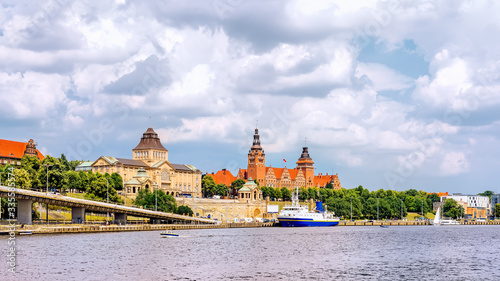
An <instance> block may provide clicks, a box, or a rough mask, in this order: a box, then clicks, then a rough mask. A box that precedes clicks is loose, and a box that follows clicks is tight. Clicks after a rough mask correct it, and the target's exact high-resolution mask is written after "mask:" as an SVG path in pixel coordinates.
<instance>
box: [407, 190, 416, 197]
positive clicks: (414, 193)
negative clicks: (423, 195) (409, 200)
mask: <svg viewBox="0 0 500 281" xmlns="http://www.w3.org/2000/svg"><path fill="white" fill-rule="evenodd" d="M406 195H408V196H413V197H415V196H417V195H418V191H417V190H416V189H408V190H407V191H406Z"/></svg>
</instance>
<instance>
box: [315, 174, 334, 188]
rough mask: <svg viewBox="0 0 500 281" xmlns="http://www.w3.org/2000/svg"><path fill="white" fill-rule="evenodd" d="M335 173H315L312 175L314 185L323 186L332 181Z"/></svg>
mask: <svg viewBox="0 0 500 281" xmlns="http://www.w3.org/2000/svg"><path fill="white" fill-rule="evenodd" d="M336 177H338V176H337V175H317V176H314V186H320V187H324V186H326V184H327V183H329V182H332V181H333V180H334V179H335V178H336Z"/></svg>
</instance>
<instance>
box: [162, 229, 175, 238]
mask: <svg viewBox="0 0 500 281" xmlns="http://www.w3.org/2000/svg"><path fill="white" fill-rule="evenodd" d="M160 235H162V236H166V237H169V236H170V237H177V236H179V234H177V233H174V232H172V231H170V230H168V231H163V232H161V233H160Z"/></svg>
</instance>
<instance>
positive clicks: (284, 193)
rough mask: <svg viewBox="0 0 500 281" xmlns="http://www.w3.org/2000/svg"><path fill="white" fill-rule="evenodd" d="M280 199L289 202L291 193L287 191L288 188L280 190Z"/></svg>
mask: <svg viewBox="0 0 500 281" xmlns="http://www.w3.org/2000/svg"><path fill="white" fill-rule="evenodd" d="M281 197H282V198H283V200H288V201H289V200H291V199H292V193H291V192H290V190H288V188H286V187H282V188H281Z"/></svg>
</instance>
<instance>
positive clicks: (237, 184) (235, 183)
mask: <svg viewBox="0 0 500 281" xmlns="http://www.w3.org/2000/svg"><path fill="white" fill-rule="evenodd" d="M244 184H245V181H244V180H242V179H237V180H235V181H233V182H232V183H231V193H232V194H233V196H236V195H238V190H240V188H241V187H242V186H243V185H244ZM264 198H266V197H265V196H264Z"/></svg>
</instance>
